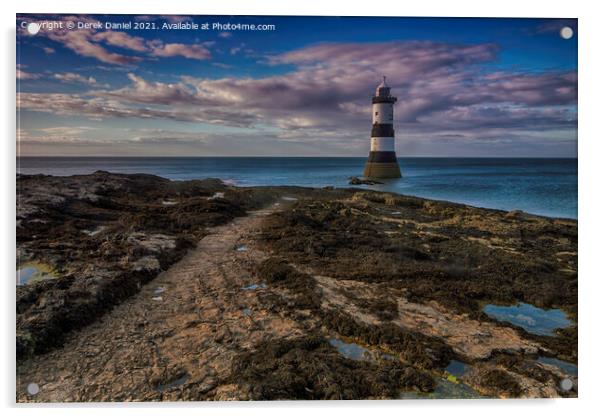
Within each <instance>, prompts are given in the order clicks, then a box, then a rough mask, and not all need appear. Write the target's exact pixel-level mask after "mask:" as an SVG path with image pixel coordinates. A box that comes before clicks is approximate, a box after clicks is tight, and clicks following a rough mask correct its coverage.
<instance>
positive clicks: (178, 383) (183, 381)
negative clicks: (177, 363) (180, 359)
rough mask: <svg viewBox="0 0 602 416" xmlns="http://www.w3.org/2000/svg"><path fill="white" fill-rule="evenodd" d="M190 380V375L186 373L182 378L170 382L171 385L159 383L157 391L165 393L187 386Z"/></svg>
mask: <svg viewBox="0 0 602 416" xmlns="http://www.w3.org/2000/svg"><path fill="white" fill-rule="evenodd" d="M189 378H190V376H189V375H188V373H184V374H182V375H181V376H179V377H177V378H175V379H174V380H172V381H170V382H169V383H165V384H161V383H159V384H158V385H157V391H158V392H159V393H163V392H166V391H169V390H172V389H175V388H176V387H181V386H183V385H184V384H186V382H187V381H188V379H189Z"/></svg>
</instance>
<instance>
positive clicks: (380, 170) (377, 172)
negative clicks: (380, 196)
mask: <svg viewBox="0 0 602 416" xmlns="http://www.w3.org/2000/svg"><path fill="white" fill-rule="evenodd" d="M364 177H366V178H383V179H384V178H401V170H400V169H399V163H397V156H396V155H395V152H370V156H368V161H367V162H366V166H365V168H364Z"/></svg>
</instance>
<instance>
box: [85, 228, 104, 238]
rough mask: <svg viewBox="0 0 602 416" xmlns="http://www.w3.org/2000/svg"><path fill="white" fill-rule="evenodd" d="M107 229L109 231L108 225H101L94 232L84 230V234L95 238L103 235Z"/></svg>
mask: <svg viewBox="0 0 602 416" xmlns="http://www.w3.org/2000/svg"><path fill="white" fill-rule="evenodd" d="M106 229H107V226H106V225H100V226H98V227H96V228H94V229H93V230H82V233H84V234H86V235H88V236H90V237H94V236H95V235H97V234H100V233H102V232H103V231H104V230H106Z"/></svg>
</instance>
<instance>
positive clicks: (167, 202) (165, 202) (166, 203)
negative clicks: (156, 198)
mask: <svg viewBox="0 0 602 416" xmlns="http://www.w3.org/2000/svg"><path fill="white" fill-rule="evenodd" d="M161 203H162V204H163V205H177V204H178V201H171V200H169V199H168V200H166V201H161Z"/></svg>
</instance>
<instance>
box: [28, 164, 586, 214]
mask: <svg viewBox="0 0 602 416" xmlns="http://www.w3.org/2000/svg"><path fill="white" fill-rule="evenodd" d="M365 161H366V159H365V158H363V157H359V158H299V157H296V158H294V157H293V158H266V157H263V158H262V157H250V158H228V157H225V158H218V157H207V158H198V157H197V158H131V157H124V158H115V157H113V158H56V157H52V158H39V157H33V158H31V157H26V158H18V160H17V171H18V172H19V173H24V174H37V173H44V174H50V175H61V176H63V175H75V174H87V173H92V172H94V171H96V170H107V171H110V172H120V173H149V174H155V175H159V176H163V177H165V178H169V179H176V180H185V179H199V178H207V177H214V178H221V179H224V180H227V181H230V182H231V183H234V184H236V185H239V186H255V185H298V186H310V187H323V186H335V187H347V186H349V185H348V178H349V177H350V176H361V174H362V171H363V167H364V163H365ZM399 164H400V166H401V171H402V174H403V178H401V179H395V180H387V181H386V183H384V184H383V185H374V186H370V187H369V188H370V189H376V190H382V191H390V192H397V193H401V194H406V195H414V196H419V197H423V198H432V199H440V200H447V201H453V202H459V203H464V204H469V205H474V206H479V207H486V208H497V209H503V210H508V211H510V210H517V209H518V210H522V211H525V212H530V213H533V214H539V215H547V216H552V217H565V218H577V159H519V158H517V159H509V158H495V159H494V158H399ZM363 187H366V188H368V187H367V186H363Z"/></svg>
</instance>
